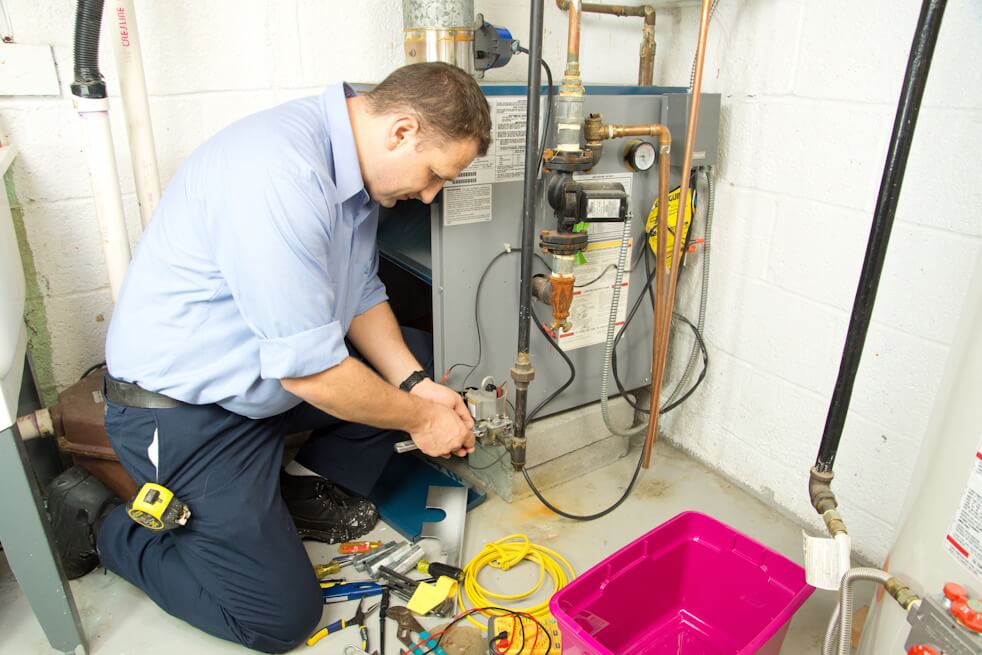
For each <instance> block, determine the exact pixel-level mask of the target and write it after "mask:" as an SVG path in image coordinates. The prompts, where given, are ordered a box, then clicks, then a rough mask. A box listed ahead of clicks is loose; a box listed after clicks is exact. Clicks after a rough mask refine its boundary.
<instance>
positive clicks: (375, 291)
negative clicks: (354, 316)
mask: <svg viewBox="0 0 982 655" xmlns="http://www.w3.org/2000/svg"><path fill="white" fill-rule="evenodd" d="M388 299H389V296H388V294H387V293H386V292H385V285H384V284H382V280H380V279H379V277H378V247H377V246H376V248H375V253H374V256H373V258H372V267H371V269H370V270H369V273H368V279H367V280H366V281H365V286H364V288H363V289H362V292H361V300H360V301H359V302H358V311H357V312H356V313H358V314H364V313H365V312H367V311H368V310H369V309H371V308H372V307H374V306H375V305H377V304H379V303H381V302H385V301H386V300H388Z"/></svg>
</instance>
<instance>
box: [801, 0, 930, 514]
mask: <svg viewBox="0 0 982 655" xmlns="http://www.w3.org/2000/svg"><path fill="white" fill-rule="evenodd" d="M945 5H946V0H924V2H923V3H922V4H921V13H920V16H919V17H918V20H917V27H916V29H915V30H914V39H913V43H912V44H911V47H910V55H909V56H908V58H907V70H906V73H905V75H904V82H903V86H902V87H901V91H900V100H899V102H898V104H897V113H896V117H895V118H894V122H893V132H892V133H891V135H890V147H889V149H888V151H887V158H886V163H885V164H884V167H883V177H882V178H881V180H880V190H879V195H878V196H877V199H876V208H875V210H874V213H873V222H872V225H871V226H870V233H869V240H868V241H867V244H866V255H865V258H864V259H863V270H862V273H860V276H859V285H858V287H857V289H856V297H855V300H854V301H853V306H852V315H851V317H850V319H849V329H848V332H847V333H846V342H845V345H844V346H843V348H842V359H841V361H840V363H839V375H838V378H837V379H836V382H835V389H834V391H833V392H832V399H831V402H830V403H829V411H828V415H827V416H826V419H825V430H824V432H823V433H822V443H821V445H820V446H819V449H818V455H817V457H816V459H815V465H814V466H813V467H812V470H811V479H810V482H809V492H810V495H811V500H812V505H813V506H814V507H815V509H816V511H817V512H818V513H819V514H824V513H825V512H827V511H829V510H832V509H835V507H836V501H835V496H834V494H833V493H832V491H831V488H830V485H831V482H832V478H833V475H834V474H833V472H832V467H833V465H834V464H835V455H836V451H837V450H838V448H839V441H840V439H841V438H842V428H843V426H844V425H845V422H846V414H847V413H848V412H849V402H850V400H851V398H852V389H853V384H854V383H855V381H856V371H857V370H858V369H859V362H860V360H861V359H862V355H863V347H864V345H865V344H866V333H867V332H868V330H869V323H870V318H871V316H872V314H873V304H874V303H875V301H876V291H877V288H878V287H879V284H880V274H881V273H882V271H883V262H884V261H885V260H886V254H887V246H888V245H889V243H890V232H891V230H892V229H893V219H894V216H895V214H896V213H897V202H898V200H899V198H900V189H901V187H902V186H903V182H904V172H905V170H906V168H907V157H908V155H909V154H910V148H911V144H912V143H913V139H914V129H915V128H916V127H917V116H918V113H919V112H920V108H921V98H922V97H923V96H924V87H925V85H926V84H927V78H928V73H929V72H930V69H931V58H932V57H933V55H934V46H935V44H936V43H937V40H938V32H939V31H940V30H941V19H942V18H943V17H944V10H945Z"/></svg>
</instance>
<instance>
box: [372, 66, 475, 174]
mask: <svg viewBox="0 0 982 655" xmlns="http://www.w3.org/2000/svg"><path fill="white" fill-rule="evenodd" d="M365 97H366V98H367V99H368V106H369V108H370V109H371V111H372V113H373V114H376V115H379V114H388V113H393V112H397V111H406V110H408V111H410V112H412V113H413V114H415V115H416V117H417V118H418V119H419V122H420V125H421V127H422V131H423V132H426V131H429V130H432V132H433V133H435V135H436V136H437V138H443V139H450V140H464V139H474V140H475V141H477V154H478V155H485V154H487V151H488V146H489V145H490V144H491V112H490V110H489V109H488V101H487V100H485V98H484V93H483V92H482V91H481V87H480V86H479V85H478V84H477V82H476V81H474V78H472V77H471V76H470V75H468V74H467V73H465V72H464V71H463V70H462V69H460V68H458V67H456V66H451V65H450V64H444V63H442V62H429V63H425V64H409V65H408V66H403V67H402V68H397V69H396V70H394V71H393V72H392V73H390V74H389V76H388V77H386V78H385V79H384V80H382V82H381V84H379V85H378V86H376V87H375V88H374V89H372V90H371V91H369V92H368V93H366V94H365Z"/></svg>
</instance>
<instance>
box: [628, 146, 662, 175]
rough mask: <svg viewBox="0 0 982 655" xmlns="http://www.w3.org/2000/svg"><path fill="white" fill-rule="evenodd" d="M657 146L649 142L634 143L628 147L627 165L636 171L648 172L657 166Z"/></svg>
mask: <svg viewBox="0 0 982 655" xmlns="http://www.w3.org/2000/svg"><path fill="white" fill-rule="evenodd" d="M657 156H658V154H657V151H656V150H655V144H653V143H651V142H649V141H640V140H639V141H634V142H633V143H632V144H631V145H630V146H628V149H627V152H626V153H625V154H624V159H626V160H627V165H628V166H630V167H631V168H633V169H634V170H636V171H646V170H648V169H650V168H651V167H652V166H654V165H655V160H656V159H657Z"/></svg>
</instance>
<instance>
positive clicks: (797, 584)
mask: <svg viewBox="0 0 982 655" xmlns="http://www.w3.org/2000/svg"><path fill="white" fill-rule="evenodd" d="M812 591H814V589H813V588H812V587H811V586H809V585H808V584H806V583H805V571H804V569H802V568H801V567H800V566H798V565H797V564H795V563H794V562H792V561H790V560H789V559H787V558H786V557H784V556H782V555H779V554H778V553H775V552H774V551H773V550H770V549H769V548H766V547H764V546H763V545H761V544H759V543H758V542H756V541H754V540H753V539H750V538H749V537H746V536H744V535H742V534H740V533H739V532H737V531H736V530H734V529H733V528H731V527H729V526H727V525H724V524H723V523H720V522H719V521H717V520H716V519H714V518H711V517H709V516H706V515H705V514H699V513H698V512H683V513H682V514H679V515H678V516H676V517H675V518H673V519H671V520H669V521H667V522H665V523H663V524H661V525H660V526H658V527H657V528H655V529H654V530H652V531H651V532H649V533H648V534H646V535H644V536H643V537H641V538H640V539H638V540H637V541H635V542H633V543H631V544H630V545H628V546H625V547H624V548H622V549H620V550H619V551H617V552H616V553H614V554H613V555H611V556H610V557H608V558H607V559H605V560H604V561H602V562H600V563H599V564H597V565H596V566H594V567H593V568H592V569H590V570H589V571H587V572H586V573H584V574H583V575H581V576H580V577H578V578H576V579H575V580H573V581H572V582H571V583H570V584H569V585H568V586H566V587H565V588H563V589H561V590H559V592H557V593H556V594H555V595H554V596H553V597H552V600H551V601H550V603H549V605H550V608H551V609H552V613H553V616H555V617H556V620H557V621H558V622H559V626H560V628H561V629H562V633H563V653H564V655H639V654H641V653H645V654H649V655H655V654H657V655H662V654H666V655H667V654H669V653H670V654H672V655H724V654H725V655H734V654H736V655H750V654H751V653H766V654H767V655H777V653H779V652H780V651H781V643H782V642H783V641H784V635H785V634H786V633H787V630H788V622H789V621H790V620H791V616H792V615H793V614H794V613H795V612H796V611H797V610H798V608H799V607H801V604H802V603H804V602H805V600H807V599H808V597H809V596H810V595H811V593H812Z"/></svg>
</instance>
